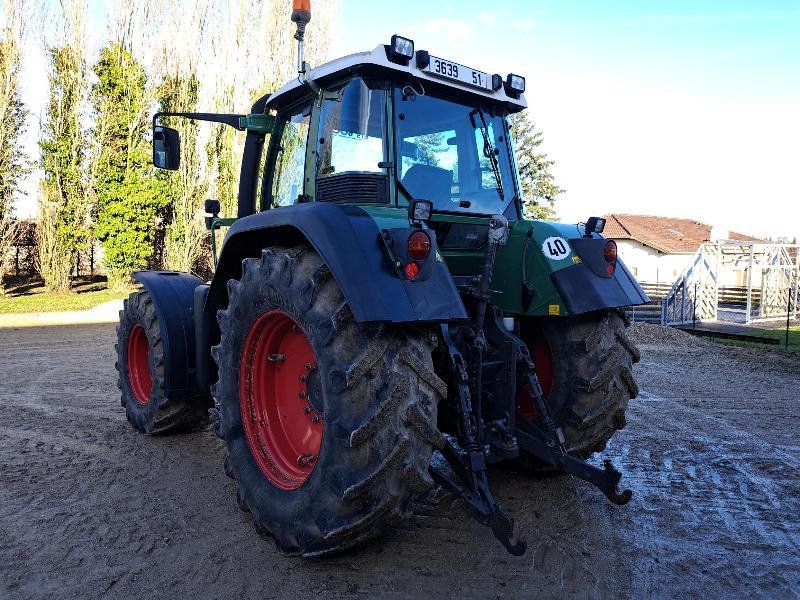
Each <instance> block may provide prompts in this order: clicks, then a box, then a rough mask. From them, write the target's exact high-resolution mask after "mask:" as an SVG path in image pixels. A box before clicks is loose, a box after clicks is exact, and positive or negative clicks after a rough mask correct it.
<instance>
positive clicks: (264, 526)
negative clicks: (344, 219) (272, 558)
mask: <svg viewBox="0 0 800 600" xmlns="http://www.w3.org/2000/svg"><path fill="white" fill-rule="evenodd" d="M228 297H229V302H228V306H227V308H226V309H224V310H220V311H218V321H219V325H220V330H221V338H220V343H219V345H218V346H215V347H214V349H213V350H212V355H213V357H214V359H215V360H216V362H217V364H218V366H219V381H218V382H217V384H216V385H215V386H214V389H213V391H214V396H215V398H216V399H217V401H218V403H219V423H218V434H219V435H220V437H222V438H223V439H224V441H225V444H226V446H227V449H228V457H227V459H226V463H225V468H226V472H227V473H228V474H229V475H230V476H232V477H233V478H234V479H235V481H236V485H237V500H238V503H239V506H240V507H241V508H242V509H243V510H245V511H248V512H250V513H251V515H252V519H253V523H254V525H255V527H256V530H257V531H258V532H259V533H261V534H264V535H270V536H271V537H273V538H274V541H275V544H276V545H277V547H278V549H279V550H280V551H281V552H283V553H286V554H300V555H303V556H314V555H324V554H329V553H332V552H337V551H341V550H344V549H346V548H349V547H352V546H354V545H356V544H358V543H360V542H362V541H364V540H366V539H368V538H371V537H374V536H375V535H377V534H378V533H379V532H380V531H381V530H382V529H383V528H384V527H385V526H386V525H387V523H389V522H390V521H392V520H393V519H395V518H397V517H399V516H402V515H405V514H407V513H408V512H409V511H410V504H411V500H412V499H413V497H414V496H415V495H417V494H418V493H422V492H425V491H427V490H428V489H430V487H431V486H432V484H433V482H432V480H431V478H430V475H429V474H428V466H429V464H430V459H431V454H432V451H433V447H434V446H441V444H442V443H443V438H442V436H441V434H440V433H439V432H438V431H437V430H436V427H435V423H436V408H437V404H438V402H439V400H440V399H441V398H442V396H443V395H444V394H445V392H446V388H445V384H444V383H443V382H442V381H441V379H439V378H438V377H437V376H436V375H435V374H434V373H433V366H432V359H431V350H432V347H433V344H434V342H435V340H434V339H433V338H432V337H431V335H430V334H429V333H428V332H426V331H424V330H421V329H419V330H418V329H412V328H405V329H404V330H402V331H398V330H391V329H389V328H387V327H384V326H381V325H377V324H359V323H356V322H355V321H354V319H353V315H352V313H351V311H350V308H349V306H348V304H347V302H346V300H345V299H344V298H343V296H342V293H341V290H340V289H339V286H338V284H337V283H336V281H335V280H334V279H333V277H332V276H331V273H330V271H329V270H328V268H327V266H326V265H325V263H324V262H323V260H322V259H321V257H320V256H319V255H318V254H317V253H316V252H314V251H313V250H312V249H311V248H310V247H308V246H300V247H297V248H292V249H285V248H267V249H265V250H264V251H263V252H262V255H261V257H260V258H248V259H245V260H244V261H243V262H242V276H241V279H240V280H236V279H232V280H230V281H229V282H228ZM258 340H264V341H263V344H264V345H261V344H262V342H261V341H258ZM309 353H310V354H309ZM263 357H267V360H266V361H264V360H261V359H262V358H263ZM278 365H280V366H278ZM295 371H297V372H295ZM303 378H305V379H303ZM313 418H318V420H317V422H311V420H312V419H313ZM294 454H297V457H296V459H294V462H293V463H292V461H293V457H294Z"/></svg>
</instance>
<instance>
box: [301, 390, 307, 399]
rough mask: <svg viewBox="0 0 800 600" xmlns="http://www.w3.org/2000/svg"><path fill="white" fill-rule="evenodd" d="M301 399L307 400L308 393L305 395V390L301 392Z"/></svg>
mask: <svg viewBox="0 0 800 600" xmlns="http://www.w3.org/2000/svg"><path fill="white" fill-rule="evenodd" d="M300 397H301V398H305V397H306V393H305V391H304V390H303V391H301V392H300Z"/></svg>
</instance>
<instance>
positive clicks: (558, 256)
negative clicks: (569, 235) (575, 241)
mask: <svg viewBox="0 0 800 600" xmlns="http://www.w3.org/2000/svg"><path fill="white" fill-rule="evenodd" d="M542 252H544V255H545V256H546V257H547V258H549V259H550V260H563V259H565V258H567V257H568V256H569V254H570V250H569V243H567V240H565V239H564V238H562V237H549V238H547V239H546V240H545V241H544V242H543V243H542Z"/></svg>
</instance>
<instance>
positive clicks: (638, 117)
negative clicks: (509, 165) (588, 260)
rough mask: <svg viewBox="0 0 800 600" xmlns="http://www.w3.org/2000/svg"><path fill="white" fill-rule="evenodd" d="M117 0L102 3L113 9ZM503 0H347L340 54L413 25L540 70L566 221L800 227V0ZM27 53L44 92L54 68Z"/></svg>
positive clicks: (512, 64) (764, 229)
mask: <svg viewBox="0 0 800 600" xmlns="http://www.w3.org/2000/svg"><path fill="white" fill-rule="evenodd" d="M286 1H287V2H288V1H289V0H286ZM322 1H323V0H312V9H313V5H319V3H320V2H322ZM103 4H104V3H102V2H100V0H91V1H90V5H91V6H92V10H91V12H92V13H93V16H94V17H95V18H97V20H98V21H102V19H103V16H104V15H103V12H104V11H102V10H101V9H100V8H99V7H100V6H102V5H103ZM494 4H495V5H496V6H497V8H495V6H493V3H487V2H477V1H473V0H467V1H454V0H439V1H438V2H430V1H421V0H405V1H404V2H374V1H370V0H340V16H339V26H338V32H337V34H336V39H335V40H334V42H333V43H332V51H333V53H334V55H337V54H343V53H349V52H355V51H360V50H369V49H372V48H374V47H375V46H376V45H377V44H379V43H384V42H386V41H388V38H389V37H390V36H391V34H392V33H401V34H405V35H409V36H411V37H413V38H414V39H415V41H416V43H417V48H424V49H427V50H430V51H431V52H433V53H435V54H439V55H441V56H445V57H448V58H451V59H453V60H456V61H458V62H461V63H464V64H468V65H470V66H474V67H477V68H481V69H483V70H486V71H491V72H499V73H503V74H505V73H508V72H510V71H513V72H518V73H520V74H523V75H526V76H527V81H528V92H527V93H526V97H527V100H528V104H529V106H530V112H531V116H532V117H533V118H534V120H535V122H536V124H537V126H538V127H539V128H540V129H542V130H543V132H544V136H545V144H546V150H547V151H548V152H549V154H550V156H551V158H553V159H555V160H556V161H557V164H556V166H555V173H556V176H557V179H558V182H559V184H560V185H562V186H563V187H565V188H566V189H567V193H566V194H564V195H563V196H562V198H561V199H560V202H559V205H558V212H559V215H560V216H561V217H562V219H564V220H568V221H575V220H583V219H585V218H586V217H588V216H590V215H592V214H601V213H605V212H628V213H649V214H662V215H667V216H680V217H689V218H696V219H698V220H702V221H705V222H707V223H712V224H715V225H720V226H722V227H723V228H724V227H730V228H733V229H736V230H739V231H742V230H743V231H745V232H749V233H754V234H760V235H772V236H777V235H784V236H786V235H788V236H795V235H796V236H798V237H799V238H800V151H798V147H799V144H800V2H796V1H794V2H777V1H775V2H769V1H750V2H743V1H724V0H719V1H710V0H705V1H703V0H695V1H691V2H690V1H670V2H666V1H662V2H632V1H627V0H626V1H616V2H614V1H606V2H596V1H588V0H585V1H579V0H573V1H558V2H541V1H535V0H534V1H530V0H529V1H520V0H507V1H506V2H502V3H494ZM27 61H28V66H27V72H28V73H29V78H30V80H33V79H37V80H38V82H37V83H35V84H33V85H30V86H28V89H29V90H31V93H30V95H31V96H38V97H39V98H40V97H41V96H42V94H41V93H40V92H42V91H43V90H42V89H41V88H42V83H43V82H42V81H41V69H42V68H43V67H44V66H45V65H44V63H43V60H42V59H41V57H35V56H30V57H28V59H27ZM34 90H35V92H34ZM32 100H33V101H34V102H39V101H40V100H39V99H37V98H32Z"/></svg>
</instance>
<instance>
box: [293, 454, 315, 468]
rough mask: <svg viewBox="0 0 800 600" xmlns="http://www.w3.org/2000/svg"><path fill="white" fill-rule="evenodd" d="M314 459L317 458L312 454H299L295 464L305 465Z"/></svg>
mask: <svg viewBox="0 0 800 600" xmlns="http://www.w3.org/2000/svg"><path fill="white" fill-rule="evenodd" d="M315 460H317V457H316V456H314V455H313V454H301V455H300V456H298V457H297V465H298V466H300V467H305V466H308V465H310V464H311V463H312V462H314V461H315Z"/></svg>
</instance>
